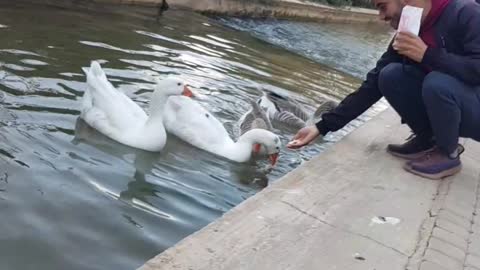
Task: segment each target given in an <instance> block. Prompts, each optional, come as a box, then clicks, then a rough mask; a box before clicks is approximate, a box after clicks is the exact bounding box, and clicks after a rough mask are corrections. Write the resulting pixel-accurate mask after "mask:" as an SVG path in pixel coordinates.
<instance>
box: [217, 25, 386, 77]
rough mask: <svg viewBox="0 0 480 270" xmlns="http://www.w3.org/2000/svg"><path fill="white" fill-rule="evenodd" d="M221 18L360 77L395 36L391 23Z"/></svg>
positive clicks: (277, 43)
mask: <svg viewBox="0 0 480 270" xmlns="http://www.w3.org/2000/svg"><path fill="white" fill-rule="evenodd" d="M220 21H221V22H222V23H224V24H225V25H227V26H229V27H232V28H234V29H238V30H242V31H247V32H249V33H252V34H253V35H255V36H256V37H258V38H260V39H262V40H265V41H267V42H271V43H273V44H276V45H278V46H281V47H283V48H286V49H288V50H291V51H294V52H296V53H298V54H300V55H304V56H306V57H308V58H311V59H314V60H315V61H318V62H320V63H324V64H327V65H328V66H331V67H335V68H336V69H338V70H341V71H344V72H346V73H349V74H352V75H354V76H356V77H358V78H363V77H364V75H365V74H366V72H367V71H368V70H370V69H371V68H372V67H374V66H375V63H376V61H377V60H378V57H379V56H380V54H381V53H382V52H383V51H385V49H386V44H388V42H389V41H390V39H391V38H392V35H393V33H392V31H391V30H390V29H389V28H388V26H386V25H376V24H360V25H354V24H346V25H344V24H318V23H304V22H294V21H283V20H281V21H278V20H264V21H258V20H249V19H237V18H221V19H220Z"/></svg>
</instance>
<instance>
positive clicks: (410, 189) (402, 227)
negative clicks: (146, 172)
mask: <svg viewBox="0 0 480 270" xmlns="http://www.w3.org/2000/svg"><path fill="white" fill-rule="evenodd" d="M399 122H400V120H399V119H398V117H397V116H396V115H395V114H394V112H393V111H391V110H387V111H386V112H384V113H382V114H381V115H380V116H378V117H377V118H375V119H374V120H372V121H370V122H368V123H366V124H365V125H364V126H362V127H361V128H359V129H358V130H356V131H354V132H353V133H351V134H350V135H349V136H347V137H346V138H345V139H343V140H342V141H341V142H339V143H338V144H336V145H335V146H334V147H332V148H331V149H330V150H328V151H327V152H325V153H323V154H322V155H321V156H319V157H317V158H314V159H312V160H311V161H309V162H307V163H305V164H304V165H302V166H300V167H299V168H297V169H296V170H294V171H293V172H291V173H289V174H288V175H286V176H285V177H283V178H282V179H281V180H279V181H277V182H276V183H274V184H273V185H271V186H270V187H268V188H266V189H265V190H263V191H262V192H260V193H258V194H257V195H256V196H253V197H252V198H250V199H248V200H246V201H245V202H243V203H242V204H240V205H239V206H237V207H236V208H234V209H233V210H232V211H230V212H228V213H227V214H225V215H224V216H223V217H222V218H220V219H219V220H217V221H215V222H214V223H212V224H210V225H209V226H207V227H206V228H204V229H202V230H201V231H199V232H197V233H195V234H193V235H191V236H190V237H187V238H186V239H184V240H183V241H181V242H180V243H178V244H177V245H176V246H174V247H173V248H171V249H169V250H167V251H165V252H163V253H162V254H160V255H159V256H157V257H156V258H154V259H153V260H151V261H149V262H147V263H146V264H145V265H144V266H143V267H142V268H140V269H141V270H153V269H155V270H158V269H185V270H186V269H209V270H212V269H229V270H235V269H305V270H309V269H312V270H313V269H349V270H355V269H369V270H371V269H392V270H394V269H405V267H406V266H407V265H408V264H409V262H410V258H411V257H413V256H414V255H415V254H417V253H418V251H419V249H420V248H421V244H422V243H424V242H425V240H426V239H428V238H429V237H430V235H431V231H432V230H433V221H432V220H431V219H433V217H432V216H431V215H430V210H431V209H432V207H433V205H434V202H435V199H436V198H437V196H438V194H439V189H438V188H439V183H441V182H440V181H429V180H425V179H421V178H418V177H416V176H412V175H410V174H408V173H406V172H405V171H404V170H403V169H402V165H403V161H401V160H399V159H396V158H393V157H390V156H389V155H388V154H387V153H385V151H384V148H385V146H386V144H387V143H390V142H401V141H402V140H404V139H405V137H406V136H407V135H408V133H407V132H408V129H407V128H406V127H400V126H399ZM390 218H391V219H390ZM397 222H398V223H397ZM424 245H426V243H424Z"/></svg>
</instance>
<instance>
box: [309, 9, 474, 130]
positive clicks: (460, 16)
mask: <svg viewBox="0 0 480 270" xmlns="http://www.w3.org/2000/svg"><path fill="white" fill-rule="evenodd" d="M477 1H479V3H480V0H477ZM479 3H477V2H475V1H474V0H451V1H450V3H449V4H448V6H447V7H446V8H445V10H444V11H443V13H442V15H440V17H439V18H438V20H437V22H436V24H435V26H434V28H435V30H434V31H435V39H436V40H435V41H436V44H438V45H437V48H428V49H427V51H426V53H425V56H424V58H423V60H422V63H421V64H417V63H413V62H412V61H409V62H408V64H417V65H421V66H428V67H429V68H430V69H431V70H433V71H438V72H442V73H445V74H449V75H451V76H453V77H455V78H457V79H459V80H461V81H463V82H465V83H467V84H469V85H472V86H477V87H476V89H478V91H480V4H479ZM403 59H404V58H403V57H402V56H400V55H399V54H398V53H397V52H396V51H395V50H394V49H393V48H392V44H390V45H389V47H388V49H387V51H386V52H385V53H384V54H383V55H382V57H381V58H380V60H379V61H378V62H377V65H376V67H375V68H374V69H372V70H371V71H370V72H369V73H368V74H367V78H366V80H365V81H364V82H363V83H362V85H361V86H360V88H359V89H358V90H357V91H355V92H354V93H352V94H350V95H348V96H347V97H346V98H345V99H344V100H343V101H342V102H341V103H340V104H339V106H338V107H337V108H336V109H335V110H333V111H332V112H330V113H326V114H324V115H323V117H322V120H321V121H320V122H318V123H317V124H316V126H317V128H318V130H319V131H320V133H321V134H322V135H325V134H326V133H328V132H330V131H337V130H339V129H341V128H343V127H344V126H345V125H346V124H347V123H349V122H350V121H352V120H353V119H355V118H356V117H358V116H359V115H360V114H362V113H363V112H365V111H366V110H367V109H368V108H370V107H371V106H372V105H373V104H375V102H377V101H378V100H379V99H380V98H381V97H382V94H381V93H380V90H379V89H378V76H379V74H380V71H381V70H382V69H383V68H384V67H385V66H387V65H388V64H390V63H395V62H399V63H402V61H404V60H403Z"/></svg>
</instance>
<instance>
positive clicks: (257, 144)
mask: <svg viewBox="0 0 480 270" xmlns="http://www.w3.org/2000/svg"><path fill="white" fill-rule="evenodd" d="M260 148H262V145H261V144H259V143H256V144H254V145H253V153H255V154H258V153H260Z"/></svg>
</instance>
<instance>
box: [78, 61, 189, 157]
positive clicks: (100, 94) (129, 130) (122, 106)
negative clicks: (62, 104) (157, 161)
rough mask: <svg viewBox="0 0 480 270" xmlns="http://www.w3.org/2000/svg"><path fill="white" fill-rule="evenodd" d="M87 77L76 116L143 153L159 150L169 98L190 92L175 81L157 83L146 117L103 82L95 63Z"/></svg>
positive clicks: (117, 91)
mask: <svg viewBox="0 0 480 270" xmlns="http://www.w3.org/2000/svg"><path fill="white" fill-rule="evenodd" d="M84 72H85V74H86V75H87V88H86V90H85V93H84V95H83V100H82V107H81V114H80V117H81V118H82V119H83V120H85V122H87V124H89V125H90V126H91V127H93V128H95V129H96V130H98V131H99V132H100V133H103V134H104V135H106V136H107V137H109V138H111V139H113V140H115V141H118V142H120V143H122V144H125V145H128V146H131V147H134V148H139V149H143V150H147V151H152V152H156V151H160V150H162V149H163V147H164V146H165V143H166V140H167V135H166V132H165V128H164V126H163V109H164V106H165V103H166V102H167V99H168V97H169V96H173V95H181V94H183V95H187V96H191V95H192V92H191V91H190V89H189V88H188V87H187V86H186V85H185V84H184V83H182V82H180V81H178V80H176V79H172V78H169V79H165V80H162V81H160V82H159V83H158V84H157V85H156V87H155V91H154V92H153V94H152V98H151V101H150V116H148V115H147V114H146V113H145V111H144V110H143V109H142V108H141V107H140V106H139V105H137V104H136V103H135V102H134V101H133V100H131V99H130V98H129V97H127V96H126V95H125V94H124V93H123V92H121V91H119V90H117V89H115V87H114V86H113V85H112V84H111V83H110V82H109V81H108V80H107V76H106V75H105V72H104V71H103V70H102V68H101V67H100V64H98V63H97V62H96V61H92V63H91V66H90V69H88V70H84Z"/></svg>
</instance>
